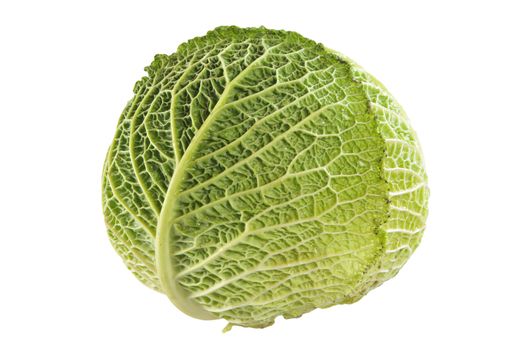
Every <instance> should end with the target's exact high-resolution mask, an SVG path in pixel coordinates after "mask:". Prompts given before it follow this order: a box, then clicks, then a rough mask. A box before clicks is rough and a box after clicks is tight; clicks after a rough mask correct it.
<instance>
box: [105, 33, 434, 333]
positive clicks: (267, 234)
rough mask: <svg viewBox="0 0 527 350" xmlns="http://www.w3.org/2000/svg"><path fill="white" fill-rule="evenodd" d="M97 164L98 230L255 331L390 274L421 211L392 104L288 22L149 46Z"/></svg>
mask: <svg viewBox="0 0 527 350" xmlns="http://www.w3.org/2000/svg"><path fill="white" fill-rule="evenodd" d="M146 71H147V72H148V76H146V77H144V78H142V79H141V80H140V81H138V82H137V84H136V85H135V88H134V93H135V96H134V98H133V99H132V100H131V101H130V102H129V103H128V104H127V106H126V107H125V109H124V111H123V114H122V116H121V118H120V120H119V123H118V126H117V132H116V134H115V138H114V140H113V143H112V145H111V147H110V150H109V152H108V155H107V159H106V162H105V166H104V176H103V202H104V214H105V218H106V224H107V227H108V234H109V236H110V240H111V242H112V244H113V246H114V248H115V249H116V250H117V252H118V253H119V254H120V255H121V257H122V258H123V260H124V262H125V263H126V265H127V266H128V268H129V269H130V270H131V271H132V272H133V274H134V275H135V276H136V277H137V278H138V279H139V280H141V281H142V282H143V283H144V284H146V285H147V286H149V287H151V288H153V289H156V290H158V291H161V292H163V293H165V294H166V295H167V296H168V297H169V298H170V299H171V300H172V302H173V303H174V304H175V305H176V306H177V307H178V308H179V309H181V310H182V311H184V312H185V313H187V314H189V315H191V316H193V317H196V318H201V319H213V318H224V319H226V320H228V321H229V322H230V323H231V324H233V325H241V326H248V327H265V326H268V325H270V324H272V323H273V320H274V319H275V318H276V317H277V316H280V315H282V316H284V317H286V318H289V317H298V316H300V315H302V314H304V313H306V312H308V311H311V310H313V309H315V308H325V307H329V306H332V305H335V304H342V303H352V302H355V301H357V300H359V299H360V298H361V297H362V296H363V295H365V294H366V293H367V292H368V291H369V290H371V289H372V288H374V287H376V286H378V285H380V284H381V283H383V282H384V281H386V280H387V279H389V278H391V277H393V276H394V275H395V274H396V273H397V272H398V271H399V269H400V268H401V267H402V266H403V264H404V263H405V262H406V261H407V259H408V258H409V256H410V255H411V253H412V252H413V251H414V249H415V248H416V247H417V245H418V244H419V241H420V239H421V236H422V233H423V230H424V227H425V219H426V216H427V200H428V187H427V177H426V174H425V171H424V167H423V158H422V154H421V151H420V147H419V144H418V141H417V139H416V136H415V134H414V132H413V131H412V129H411V127H410V125H409V123H408V120H407V118H406V116H405V114H404V111H403V110H402V109H401V107H400V106H399V105H398V104H397V102H396V101H395V100H394V99H393V97H392V96H391V95H390V94H389V93H388V92H387V91H386V89H385V88H384V87H383V86H382V85H381V84H380V83H379V82H378V81H377V80H375V79H374V78H373V77H372V76H370V75H369V74H367V73H366V72H365V71H364V70H363V69H362V68H361V67H359V66H358V65H357V64H355V63H354V62H352V61H350V60H349V59H347V58H345V57H343V56H341V55H340V54H338V53H336V52H333V51H331V50H329V49H327V48H325V47H323V46H322V45H320V44H317V43H315V42H313V41H311V40H308V39H306V38H304V37H302V36H300V35H299V34H296V33H292V32H285V31H276V30H268V29H265V28H249V29H240V28H236V27H220V28H217V29H215V30H213V31H211V32H209V33H208V34H207V35H206V36H204V37H199V38H195V39H192V40H190V41H188V42H187V43H185V44H183V45H181V46H180V47H179V48H178V50H177V52H176V53H174V54H172V55H170V56H166V55H158V56H156V57H155V60H154V62H153V63H152V64H151V66H150V67H147V68H146Z"/></svg>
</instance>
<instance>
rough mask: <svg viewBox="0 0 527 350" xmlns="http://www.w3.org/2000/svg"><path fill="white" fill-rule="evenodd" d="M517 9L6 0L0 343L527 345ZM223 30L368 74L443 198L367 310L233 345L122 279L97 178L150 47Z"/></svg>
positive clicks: (219, 324)
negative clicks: (320, 54) (299, 44)
mask: <svg viewBox="0 0 527 350" xmlns="http://www.w3.org/2000/svg"><path fill="white" fill-rule="evenodd" d="M526 14H527V11H526V9H525V8H523V7H522V6H521V1H518V2H516V3H514V2H509V1H495V2H485V1H477V2H464V1H455V2H448V1H438V2H436V3H435V4H433V3H431V2H425V1H415V2H400V1H386V2H378V1H363V2H355V1H341V2H337V1H330V0H323V1H316V2H309V1H297V2H295V1H286V0H280V1H270V0H265V1H258V2H252V1H248V0H246V1H238V2H230V1H219V0H218V1H204V0H200V1H198V0H196V1H166V2H157V1H145V2H142V3H139V2H134V1H123V2H121V3H119V2H110V1H101V2H99V1H86V2H85V3H84V4H83V3H81V2H75V1H64V2H62V3H59V2H55V1H33V2H28V1H16V2H15V1H11V2H7V1H5V2H2V4H1V5H0V38H1V40H0V101H1V102H0V118H1V123H0V152H1V153H0V169H1V170H0V184H1V187H0V206H1V211H0V216H1V218H2V221H1V226H0V234H1V241H0V249H1V251H0V269H1V273H0V285H1V287H0V348H2V349H210V348H214V349H229V350H234V349H267V350H268V349H311V348H312V349H320V348H322V349H333V348H335V349H361V350H362V349H387V348H390V349H445V348H448V349H476V348H478V349H481V348H488V349H526V348H527V341H526V335H525V334H526V333H525V332H526V330H527V316H526V315H527V302H526V298H527V287H526V277H527V276H526V270H527V259H526V257H527V253H526V250H527V229H526V224H525V217H526V216H527V210H526V209H527V191H526V181H527V177H526V172H525V170H526V165H525V164H526V152H527V146H526V136H527V129H526V126H527V109H526V102H527V87H526V86H527V69H526V66H527V53H526V48H527V39H526V38H527V24H526V23H527V20H526ZM230 24H234V25H239V26H260V25H265V26H267V27H269V28H276V29H288V30H294V31H297V32H300V33H302V34H303V35H305V36H307V37H309V38H312V39H314V40H316V41H319V42H323V43H324V44H325V45H326V46H328V47H330V48H333V49H335V50H338V51H340V52H343V53H344V54H346V55H348V56H349V57H351V58H352V59H354V60H356V61H357V62H359V63H360V64H361V65H363V66H364V67H365V68H366V69H367V70H368V71H370V72H371V73H373V74H374V75H375V76H377V77H378V78H379V79H380V80H381V81H382V82H383V83H384V84H385V85H386V86H387V87H388V88H389V90H390V91H391V92H392V93H393V94H394V95H395V96H396V98H397V99H398V100H399V101H400V102H401V103H402V105H403V106H404V107H405V109H406V110H407V113H408V115H409V116H410V118H411V121H412V124H413V126H414V128H415V129H416V131H417V133H418V135H419V137H420V140H421V143H422V146H423V149H424V154H425V157H426V161H427V169H428V173H429V177H430V188H431V192H432V196H431V201H430V216H429V221H428V229H427V231H426V233H425V237H424V239H423V242H422V244H421V246H420V248H419V249H418V250H417V251H416V253H415V254H414V256H413V257H412V258H411V259H410V261H409V263H408V264H407V265H406V266H405V268H404V269H403V270H402V271H401V273H400V274H399V275H398V276H397V277H396V278H395V279H393V280H391V281H389V282H387V283H386V284H384V285H383V286H382V287H380V288H378V289H376V290H374V291H373V292H371V293H370V294H369V295H368V296H367V297H365V298H364V299H363V300H361V301H360V302H359V303H357V304H354V305H346V306H337V307H333V308H331V309H326V310H317V311H315V312H312V313H310V314H307V315H305V316H303V317H302V318H300V319H296V320H288V321H284V320H282V319H278V320H277V322H276V324H275V325H274V326H273V327H270V328H267V329H264V330H254V329H243V328H234V329H233V330H232V331H231V332H229V333H227V334H222V333H221V329H222V328H223V326H224V325H225V322H224V321H222V320H220V321H199V320H194V319H191V318H189V317H187V316H185V315H184V314H182V313H181V312H179V311H178V310H177V309H175V308H174V307H173V306H172V304H171V303H170V302H169V300H168V299H167V298H166V297H164V296H163V295H161V294H158V293H155V292H153V291H151V290H149V289H147V288H145V287H144V286H142V285H141V284H140V283H139V282H138V281H136V280H135V279H134V277H133V276H132V275H131V274H130V273H129V272H128V271H126V269H125V267H124V265H123V264H122V262H121V260H120V258H119V257H118V256H117V255H116V254H115V253H114V251H113V250H112V248H111V246H110V243H109V242H108V239H107V237H106V233H105V227H104V223H103V217H102V213H101V204H100V202H101V200H100V198H101V194H100V177H101V170H102V164H103V160H104V156H105V152H106V149H107V147H108V145H109V143H110V141H111V139H112V136H113V134H114V130H115V126H116V123H117V118H118V116H119V114H120V112H121V109H122V108H123V107H124V105H125V103H126V101H127V100H128V99H129V98H131V97H132V86H133V84H134V82H135V81H136V80H137V79H139V77H141V76H142V75H143V71H142V69H143V67H144V66H146V65H148V64H149V63H150V62H151V60H152V57H153V55H154V54H155V53H171V52H173V51H175V50H176V48H177V46H178V44H179V43H181V42H183V41H186V40H188V39H190V38H192V37H194V36H198V35H203V34H205V33H206V31H207V30H210V29H212V28H214V27H216V26H218V25H230ZM522 332H523V334H522Z"/></svg>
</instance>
